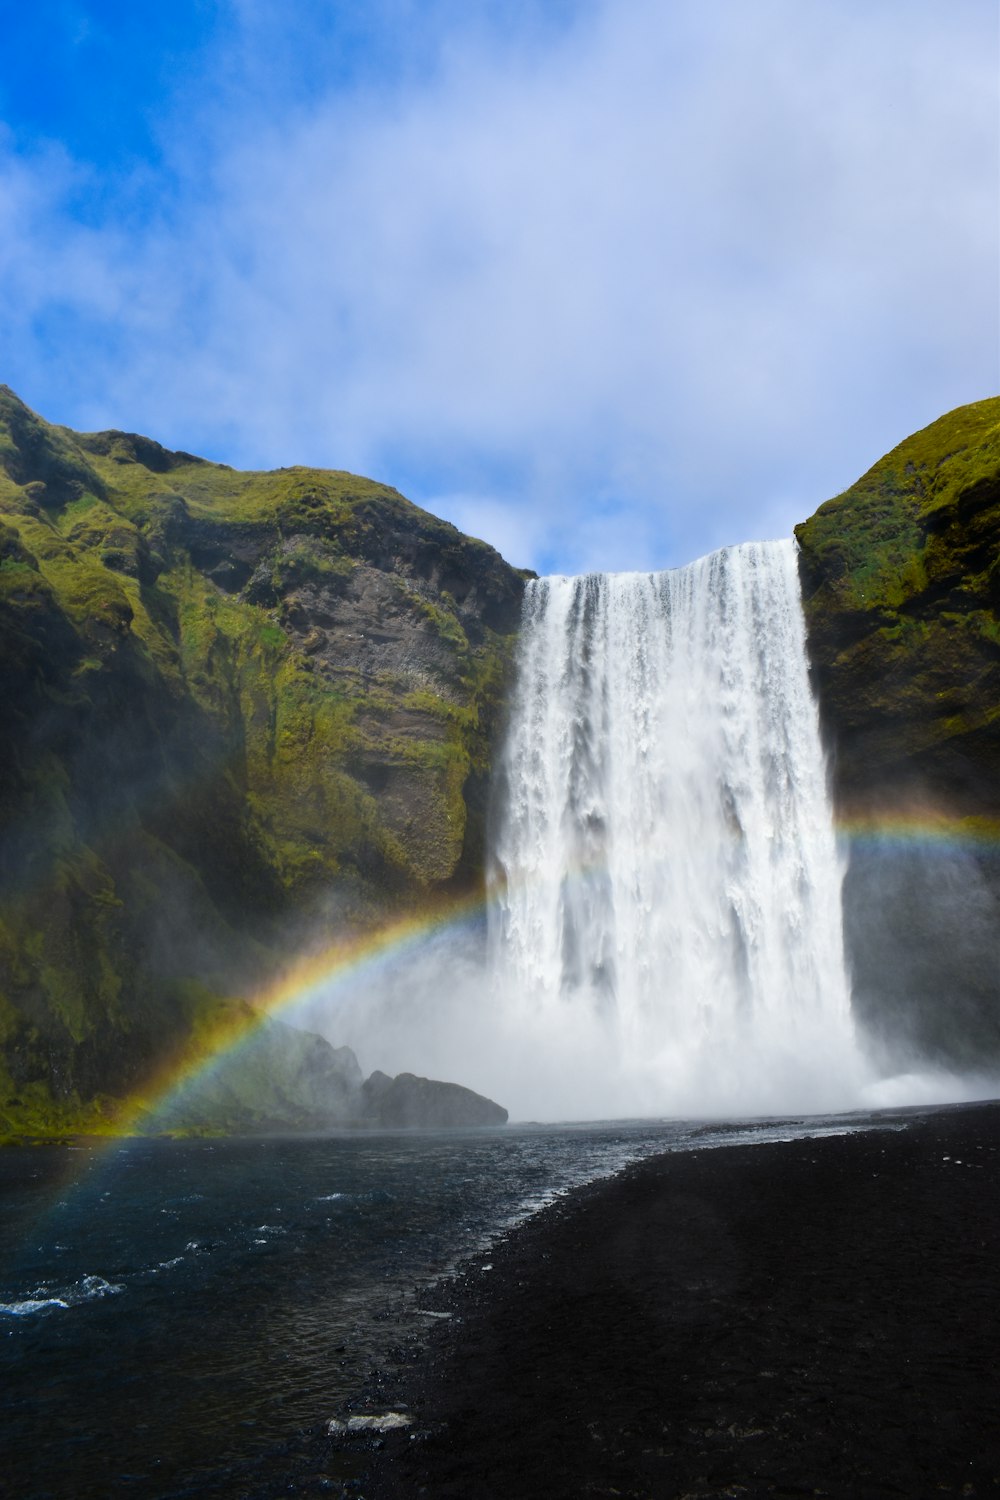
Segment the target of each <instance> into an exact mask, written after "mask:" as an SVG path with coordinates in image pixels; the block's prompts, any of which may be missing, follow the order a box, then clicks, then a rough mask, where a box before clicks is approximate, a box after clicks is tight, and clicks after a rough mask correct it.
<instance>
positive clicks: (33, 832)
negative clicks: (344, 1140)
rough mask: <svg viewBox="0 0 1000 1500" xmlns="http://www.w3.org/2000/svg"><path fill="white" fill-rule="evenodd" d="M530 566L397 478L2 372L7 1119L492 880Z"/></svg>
mask: <svg viewBox="0 0 1000 1500" xmlns="http://www.w3.org/2000/svg"><path fill="white" fill-rule="evenodd" d="M523 586H524V575H523V574H520V573H518V572H517V571H516V570H515V569H513V568H511V567H509V566H508V565H507V564H506V563H505V562H504V561H503V560H502V559H501V558H500V557H499V555H498V554H497V553H496V552H494V551H493V549H492V548H490V547H488V546H486V545H484V544H483V543H481V542H476V541H473V540H471V539H470V538H468V537H464V536H462V535H461V534H460V533H459V532H458V531H456V530H455V528H454V527H452V526H449V525H447V524H446V523H444V522H442V521H439V520H437V519H435V518H434V517H433V516H430V515H428V514H427V513H426V512H424V511H421V510H419V509H418V508H417V507H416V506H413V505H411V504H410V503H409V502H408V501H406V500H405V499H403V498H402V497H401V496H400V495H398V494H397V493H396V492H395V491H393V490H391V489H388V488H386V487H385V486H382V485H378V484H375V483H373V482H371V481H369V480H365V479H360V478H357V477H355V476H353V475H350V474H345V473H338V472H329V471H321V470H313V469H301V468H293V469H283V470H279V471H277V472H275V473H270V474H249V473H247V474H245V473H238V472H236V471H235V470H232V469H229V468H227V467H225V466H224V465H219V464H213V463H208V462H206V461H204V460H202V459H198V458H195V457H193V456H192V455H190V454H187V453H172V452H168V451H167V450H166V449H164V448H162V447H160V446H159V445H158V444H157V443H155V442H152V441H151V440H150V439H148V438H143V437H139V436H136V435H134V434H128V433H120V432H104V433H96V434H79V433H73V432H70V431H68V430H67V429H63V428H57V427H53V426H51V425H49V424H48V423H46V422H44V421H43V420H42V419H41V418H39V417H38V416H36V415H35V414H34V413H33V412H31V411H29V410H28V408H27V407H25V406H24V405H23V403H21V402H20V401H19V400H18V398H17V397H16V396H15V395H14V394H13V392H11V391H10V390H8V389H7V388H6V387H0V694H2V701H3V704H4V712H3V714H2V716H0V1043H2V1047H3V1058H4V1060H5V1061H4V1063H3V1066H2V1067H0V1131H2V1128H3V1123H4V1121H6V1123H7V1127H8V1128H9V1129H17V1128H21V1129H31V1128H42V1127H43V1126H48V1127H53V1128H55V1127H58V1126H59V1125H60V1124H64V1125H66V1126H67V1127H68V1126H70V1125H75V1126H77V1127H79V1126H80V1125H81V1124H87V1123H88V1122H89V1123H91V1124H93V1125H94V1126H95V1127H97V1126H99V1125H100V1122H101V1118H102V1108H103V1107H104V1106H102V1102H101V1100H102V1096H111V1097H116V1096H121V1095H123V1094H125V1093H127V1092H129V1091H130V1090H132V1089H134V1088H136V1087H138V1086H140V1085H141V1084H142V1083H143V1080H144V1078H145V1077H146V1076H147V1074H148V1073H149V1071H150V1069H151V1068H153V1067H154V1066H157V1065H161V1064H162V1062H163V1059H164V1058H165V1057H169V1056H170V1055H171V1052H172V1051H176V1050H177V1049H181V1050H183V1048H184V1046H185V1045H186V1039H187V1038H188V1037H189V1036H190V1032H191V1028H192V1026H194V1025H195V1024H196V1022H197V1017H198V1015H199V1014H200V1011H201V1010H202V1009H204V1007H205V1006H209V1005H211V1006H214V1005H217V1004H218V997H219V995H221V994H238V993H239V992H240V991H244V990H249V989H252V988H253V987H254V986H255V985H256V984H258V983H259V982H260V980H261V978H262V977H264V976H266V974H267V973H268V972H269V970H270V969H271V968H272V967H273V966H274V965H275V963H276V962H279V961H280V959H281V957H282V955H283V954H285V953H287V952H289V951H292V949H293V948H294V947H295V946H297V945H299V944H301V943H302V942H303V941H309V942H314V943H321V942H322V941H323V940H324V938H325V937H329V936H332V935H333V932H334V930H335V928H336V927H337V926H338V924H344V923H350V924H351V925H352V926H353V927H355V928H357V927H359V926H360V927H364V925H366V924H375V923H376V922H378V921H379V920H380V919H383V918H384V917H385V916H387V915H389V914H391V913H393V912H396V911H399V910H403V909H406V908H407V907H412V906H414V905H416V904H419V903H421V902H425V901H427V900H429V899H431V898H432V897H433V896H434V894H435V893H436V892H442V891H456V890H461V889H464V888H469V887H471V886H473V885H474V884H475V883H476V881H477V880H478V879H479V878H480V870H481V861H482V849H483V838H484V823H485V802H486V782H487V773H488V767H489V760H490V753H491V744H492V741H493V738H494V736H495V734H496V732H497V728H498V725H499V719H500V714H501V709H502V703H503V698H504V688H505V683H506V677H507V672H508V667H509V662H510V653H511V646H512V641H513V638H514V634H515V632H516V627H517V622H518V618H519V611H520V599H521V593H522V590H523ZM95 1101H96V1102H95ZM105 1103H107V1101H105Z"/></svg>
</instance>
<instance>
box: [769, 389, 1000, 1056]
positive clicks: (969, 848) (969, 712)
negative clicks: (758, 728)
mask: <svg viewBox="0 0 1000 1500" xmlns="http://www.w3.org/2000/svg"><path fill="white" fill-rule="evenodd" d="M796 536H797V538H798V541H799V545H800V547H801V555H800V568H801V576H802V586H803V597H804V602H805V610H806V617H807V624H808V632H809V648H810V654H811V658H812V663H813V671H814V676H815V683H816V688H817V691H818V695H819V700H820V707H821V712H822V718H823V723H824V728H825V731H826V735H827V739H828V743H829V746H830V750H831V755H832V773H833V782H834V791H835V796H836V803H837V808H838V814H839V819H840V822H841V827H842V829H843V831H844V833H845V835H846V837H847V839H848V848H849V854H850V858H849V865H848V870H847V877H846V881H845V888H844V903H845V920H846V935H847V943H848V951H849V957H850V961H851V966H852V970H853V979H854V1003H855V1008H856V1011H857V1014H858V1015H859V1017H860V1018H861V1019H862V1021H863V1022H864V1024H865V1025H866V1027H867V1029H868V1030H869V1032H870V1034H871V1035H872V1036H873V1037H874V1038H875V1040H876V1042H877V1044H878V1045H879V1046H880V1048H881V1050H882V1051H883V1053H884V1054H885V1056H886V1059H887V1061H903V1062H905V1061H906V1060H907V1059H914V1060H919V1059H921V1058H927V1057H930V1058H935V1059H938V1060H941V1061H945V1062H958V1063H960V1064H962V1065H966V1066H968V1065H973V1066H974V1065H976V1064H981V1065H983V1066H987V1067H988V1066H990V1065H992V1066H996V1064H997V1063H998V1062H1000V617H998V610H1000V400H996V399H993V400H989V401H980V402H977V403H975V404H974V405H972V406H965V407H961V408H959V409H958V410H957V411H954V412H950V413H949V414H948V415H947V416H944V417H942V418H941V419H940V420H939V421H937V422H934V423H932V424H931V426H930V427H927V428H925V429H924V430H923V431H922V432H918V433H916V434H914V436H912V437H910V438H907V440H906V441H905V442H903V443H901V444H900V445H899V447H898V448H895V449H893V451H892V452H891V453H889V454H887V455H886V457H885V458H883V459H881V460H880V461H879V463H877V464H876V465H875V466H874V467H873V468H872V469H870V470H869V472H868V473H867V474H865V475H864V477H863V478H861V479H859V480H858V482H857V484H855V485H852V486H851V488H850V489H849V490H847V491H845V493H844V494H842V495H839V496H838V497H837V498H836V499H834V500H829V501H827V503H826V504H825V505H822V506H821V507H820V508H819V510H818V511H817V512H816V514H815V515H814V516H813V517H812V518H811V520H809V521H807V522H805V523H804V524H803V525H801V526H799V527H797V528H796Z"/></svg>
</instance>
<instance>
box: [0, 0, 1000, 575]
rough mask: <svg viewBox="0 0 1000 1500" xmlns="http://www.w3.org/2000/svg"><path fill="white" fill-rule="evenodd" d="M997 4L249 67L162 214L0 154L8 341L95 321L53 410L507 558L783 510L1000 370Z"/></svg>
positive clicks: (696, 544) (673, 550)
mask: <svg viewBox="0 0 1000 1500" xmlns="http://www.w3.org/2000/svg"><path fill="white" fill-rule="evenodd" d="M243 8H244V13H245V17H246V18H247V19H248V20H249V19H252V18H253V16H254V15H255V14H256V13H257V11H258V7H255V6H253V5H249V4H248V5H244V7H243ZM402 9H403V11H409V10H412V7H407V6H404V7H402ZM433 9H434V14H435V15H439V12H438V11H437V8H433ZM989 9H990V8H989V7H984V6H982V5H980V4H978V3H976V0H954V3H953V4H952V5H950V6H949V7H948V9H947V14H946V13H945V12H944V10H943V9H942V8H941V7H940V6H939V5H938V4H935V3H930V0H928V3H923V0H914V3H912V4H911V5H910V6H908V7H907V9H906V14H905V16H901V14H900V9H899V7H898V6H897V5H895V4H890V3H888V0H881V3H880V0H874V3H867V4H864V5H862V4H851V3H843V0H838V3H836V4H835V3H832V0H817V3H814V4H812V5H810V6H808V7H806V6H802V5H801V4H800V3H794V0H766V3H765V0H761V3H759V4H757V5H754V6H752V7H750V6H746V5H745V4H743V3H739V0H716V3H714V4H713V5H712V6H705V5H703V4H698V3H696V0H684V3H680V0H678V3H675V4H672V5H671V6H669V7H668V6H663V5H661V4H658V3H653V0H634V3H632V4H629V5H622V4H618V3H612V0H609V3H607V4H603V5H599V6H593V7H587V8H585V9H581V11H580V12H579V18H578V21H577V23H576V24H575V25H573V26H568V27H566V28H565V29H563V30H562V31H560V32H558V33H556V34H550V35H546V36H543V37H541V38H539V37H538V36H533V37H532V40H531V44H530V46H525V45H523V44H522V43H523V38H522V39H521V41H519V42H518V43H516V44H514V45H510V46H508V47H507V48H506V49H500V50H499V52H497V51H496V49H493V48H491V47H490V45H489V42H490V39H491V38H490V33H489V29H488V28H487V27H485V26H484V24H477V25H476V26H474V27H473V28H472V29H471V30H469V31H468V32H466V33H461V34H455V35H453V36H452V37H451V38H450V41H449V44H448V45H447V46H446V47H444V48H443V49H442V50H441V52H440V54H439V55H438V58H437V61H436V64H435V66H434V67H433V68H432V69H429V70H428V71H427V75H426V76H427V77H428V78H429V79H430V82H429V83H424V82H421V80H420V79H419V78H418V79H414V78H413V77H412V76H409V75H405V76H403V77H402V78H401V79H397V80H396V81H395V82H394V83H393V86H392V88H391V90H389V91H388V92H387V94H386V95H385V96H384V97H383V96H380V94H379V92H378V91H377V90H376V89H375V88H374V87H373V86H372V85H371V84H370V83H366V84H365V86H364V87H363V88H362V89H360V90H358V89H354V90H351V89H346V90H345V89H343V88H341V90H340V91H339V92H333V93H331V94H329V95H325V96H324V95H323V94H322V93H318V94H314V95H310V97H309V98H308V99H306V100H305V101H304V102H296V103H295V104H294V105H293V104H292V103H290V102H289V101H288V100H286V101H285V103H284V105H283V106H282V107H281V108H280V109H279V110H277V112H276V113H273V114H271V115H269V116H268V117H263V116H262V115H261V114H260V113H259V112H258V110H257V109H256V108H255V107H254V105H253V102H252V98H251V96H250V95H249V93H248V91H247V90H246V88H245V87H244V86H242V85H240V84H239V83H238V82H237V81H236V80H235V79H234V78H230V79H229V82H228V84H227V85H226V88H227V90H228V91H227V92H224V93H223V96H222V103H221V105H219V104H216V105H215V106H213V108H212V110H211V111H210V112H209V113H207V114H206V115H204V116H203V117H201V118H199V117H195V118H193V120H192V122H191V125H190V128H188V127H185V126H184V125H183V124H182V122H181V121H179V120H178V121H176V122H175V124H174V127H173V135H172V137H171V150H172V157H171V163H172V166H173V169H174V171H175V172H176V173H177V174H178V176H179V181H180V186H179V188H177V189H176V190H173V191H171V190H165V191H164V195H163V201H162V203H161V204H160V205H159V206H158V209H157V217H156V219H155V221H150V222H147V223H146V224H145V226H143V227H141V228H138V229H135V228H128V227H127V226H124V225H123V226H121V227H112V226H110V225H109V224H104V225H103V226H101V225H100V224H99V225H98V227H97V228H86V227H84V226H83V225H82V224H81V222H80V216H79V214H78V213H77V212H75V211H74V209H73V207H72V197H73V194H74V192H78V184H77V183H76V181H75V179H74V175H73V169H72V168H71V165H70V164H69V163H68V162H65V161H62V162H59V163H57V164H56V169H55V170H53V163H52V161H48V162H20V163H18V162H16V161H15V162H14V163H13V165H12V167H10V168H9V170H8V173H7V175H6V176H5V177H3V178H2V179H0V195H2V196H0V213H2V214H3V220H2V222H3V223H5V224H6V225H7V226H8V227H7V229H6V230H5V231H4V234H3V237H2V241H0V256H4V257H5V258H4V259H3V260H2V261H0V287H2V290H0V310H2V312H3V313H4V315H5V316H6V315H9V316H10V317H11V318H12V319H13V321H12V322H11V323H9V324H8V326H9V327H10V328H12V329H14V330H15V333H16V340H17V343H16V345H15V344H14V343H13V341H12V345H11V347H12V348H15V349H16V350H17V357H16V359H15V360H14V364H15V366H16V368H17V369H18V370H23V371H25V372H26V378H27V379H28V381H29V384H31V383H32V382H37V388H38V389H39V390H45V389H46V388H47V387H46V381H47V376H46V368H45V366H46V360H48V359H50V358H51V357H52V356H53V354H54V353H59V350H58V343H59V339H60V338H61V337H62V338H64V339H65V340H66V341H67V345H68V346H72V341H73V340H74V339H76V340H85V339H86V338H88V337H89V338H90V339H91V341H92V347H91V349H89V350H88V351H87V352H86V354H85V356H82V355H81V354H80V353H77V355H76V356H75V357H76V359H77V361H78V362H80V361H82V359H83V358H84V357H85V359H86V368H87V371H88V377H87V389H86V394H85V395H84V394H82V393H81V392H77V394H76V395H75V397H73V399H70V396H69V390H70V386H69V382H68V381H67V383H66V392H67V394H66V396H65V397H64V402H63V406H62V410H61V412H59V413H52V414H53V415H61V416H62V418H63V419H64V420H79V417H78V413H79V412H81V411H85V412H86V413H87V421H88V424H89V425H94V424H95V423H96V422H98V421H101V422H103V423H114V424H115V425H131V426H138V427H143V428H145V429H147V430H151V431H152V432H153V433H154V434H155V435H156V436H158V437H160V438H161V439H163V440H165V441H174V442H176V443H179V444H183V446H185V447H200V448H201V449H203V450H206V451H208V452H209V453H211V454H213V455H214V456H218V457H225V458H227V459H228V460H229V461H232V462H247V463H255V464H266V465H276V464H280V463H289V462H302V461H308V462H317V463H326V464H330V465H332V466H338V467H350V468H356V469H359V470H362V471H364V472H371V473H374V474H375V475H376V476H378V477H383V478H386V479H388V480H389V481H390V482H395V483H399V484H400V486H401V487H402V488H404V489H406V490H407V491H408V492H409V493H411V494H412V495H413V498H415V499H418V500H420V501H421V503H425V504H429V505H431V508H434V507H433V498H434V496H435V495H451V496H453V497H459V498H456V499H453V500H452V501H448V502H442V508H444V506H445V505H446V504H448V505H451V507H452V510H453V512H454V516H455V518H456V519H459V518H461V524H463V525H466V524H467V525H469V527H470V529H472V530H478V531H481V532H485V533H486V536H487V539H488V540H491V541H494V542H495V544H498V545H500V547H501V549H502V550H504V551H506V552H508V555H510V556H511V559H512V560H513V561H515V562H520V563H530V562H533V561H535V562H537V561H538V560H542V561H543V562H544V563H545V565H546V566H548V565H554V566H559V567H562V568H564V569H566V570H569V569H575V568H580V567H595V566H616V567H619V566H620V567H627V566H632V567H642V566H649V565H657V564H663V563H665V562H668V561H683V560H684V559H685V558H687V557H689V556H692V555H694V554H695V553H697V552H701V551H704V550H706V549H707V548H708V547H711V546H714V545H718V544H721V543H722V542H724V541H727V540H732V541H736V540H743V539H745V538H746V537H748V536H752V535H756V534H760V523H766V530H767V531H768V532H769V533H770V534H773V533H774V530H775V529H778V530H783V531H787V530H788V529H790V527H791V525H792V523H793V521H794V520H796V519H801V518H802V517H804V516H805V515H806V514H808V513H809V512H810V511H811V510H812V509H813V508H814V506H815V504H817V503H818V502H819V501H820V500H822V499H823V498H825V496H826V494H827V493H832V492H833V490H835V489H837V488H840V487H842V486H843V485H844V484H846V483H848V482H849V481H850V480H851V479H852V478H854V477H855V476H856V474H857V473H858V472H860V469H861V468H862V467H864V465H865V464H866V463H867V462H870V461H873V460H874V459H875V458H876V457H878V456H879V454H880V452H881V451H883V450H884V449H885V448H886V447H888V446H890V445H891V444H893V443H895V442H896V441H898V440H899V439H901V438H902V437H903V436H904V435H905V433H906V432H907V431H909V430H911V429H912V428H913V427H915V426H918V425H921V424H922V423H923V422H925V421H929V420H931V419H932V418H933V417H934V416H936V415H938V414H939V413H940V411H942V410H944V409H946V408H947V407H948V406H951V405H955V404H958V403H959V402H961V401H963V400H970V399H975V398H977V397H979V396H981V395H985V394H990V393H991V391H992V388H994V387H995V385H996V382H997V379H998V374H1000V372H998V370H997V350H996V327H997V317H998V311H997V285H996V264H997V254H998V228H997V202H996V199H997V155H998V148H997V143H996V130H995V115H996V105H997V95H998V84H997V75H996V63H997V44H996V30H997V26H996V18H995V16H990V15H988V14H987V12H988V11H989ZM275 108H276V106H275V105H274V101H273V97H272V98H271V100H270V103H269V109H271V110H272V111H273V110H275ZM54 346H55V347H54ZM69 352H70V358H71V362H72V357H73V356H72V348H71V347H70V349H69ZM8 378H11V376H10V375H8ZM12 383H16V381H12ZM49 383H50V384H51V381H49ZM24 394H26V395H29V394H30V392H29V391H25V392H24ZM466 518H467V519H466ZM522 547H523V548H524V549H526V550H523V551H521V550H518V549H519V548H522ZM508 549H509V551H508Z"/></svg>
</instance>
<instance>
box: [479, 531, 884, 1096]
mask: <svg viewBox="0 0 1000 1500" xmlns="http://www.w3.org/2000/svg"><path fill="white" fill-rule="evenodd" d="M501 781H502V789H501V793H500V802H501V806H500V811H499V814H498V817H497V820H496V822H497V826H496V829H495V834H494V839H493V847H492V851H491V866H490V872H489V875H490V882H491V890H492V896H493V900H492V902H491V921H490V933H489V951H490V963H491V969H492V974H493V983H494V986H495V989H494V1004H496V1005H497V1006H498V1008H499V1009H500V1011H501V1013H502V1014H503V1015H504V1016H505V1017H506V1018H507V1020H508V1022H509V1024H510V1025H511V1027H512V1028H514V1029H515V1030H519V1031H520V1033H521V1034H522V1036H523V1038H524V1040H525V1042H526V1044H527V1045H528V1046H530V1047H537V1048H541V1049H543V1050H545V1051H547V1053H548V1057H549V1067H550V1069H551V1075H552V1076H553V1078H554V1079H556V1080H557V1079H558V1077H559V1075H560V1073H565V1074H566V1075H567V1077H568V1078H572V1077H574V1076H580V1075H581V1074H586V1075H587V1077H588V1078H593V1077H598V1078H600V1079H601V1080H603V1090H602V1095H603V1098H602V1102H603V1103H604V1105H605V1110H606V1112H609V1113H610V1112H617V1113H626V1114H639V1113H643V1112H647V1111H649V1110H651V1109H652V1110H656V1111H663V1112H671V1113H674V1112H678V1111H685V1110H687V1111H694V1110H698V1111H699V1112H703V1111H705V1110H708V1111H710V1112H711V1111H714V1110H720V1111H723V1110H724V1111H727V1112H728V1111H731V1110H733V1109H741V1110H743V1109H746V1110H752V1109H764V1110H767V1109H769V1108H772V1107H773V1108H826V1107H831V1108H832V1107H836V1106H837V1105H840V1106H841V1107H843V1106H844V1104H845V1102H850V1099H849V1097H848V1095H849V1094H852V1093H853V1085H854V1084H856V1083H857V1082H858V1081H859V1067H860V1064H859V1061H858V1055H857V1051H856V1048H855V1043H854V1036H853V1028H852V1023H851V1013H850V992H849V984H848V979H847V975H846V972H845V965H844V948H843V933H842V922H841V898H840V887H841V879H842V869H841V864H840V860H839V857H838V852H837V847H836V841H835V837H834V829H833V820H832V814H831V808H830V805H829V799H828V793H827V784H826V774H825V766H824V759H823V752H822V747H821V743H820V735H819V724H818V717H817V710H816V705H815V702H814V699H813V696H812V692H811V689H810V684H809V677H808V664H807V658H806V649H805V632H804V625H803V619H802V610H801V604H800V597H799V583H798V570H797V561H796V553H795V544H794V542H791V541H779V542H770V543H752V544H747V545H744V546H740V547H733V548H728V549H726V550H724V551H721V552H717V553H714V554H713V555H711V556H709V557H706V558H703V559H701V560H700V561H698V562H696V563H693V564H691V565H690V566H688V567H685V568H679V569H676V570H673V571H670V572H666V573H659V574H649V573H632V574H610V575H599V574H592V575H589V576H586V577H582V578H558V577H556V578H543V579H539V580H537V581H536V582H533V583H531V584H529V586H528V591H527V595H526V600H525V613H524V625H523V633H522V645H521V654H520V661H519V675H518V683H517V689H516V695H515V701H514V704H513V707H512V719H511V725H510V730H509V735H508V740H507V745H506V750H505V753H504V759H503V765H502V771H501ZM591 1113H593V1111H591Z"/></svg>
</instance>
